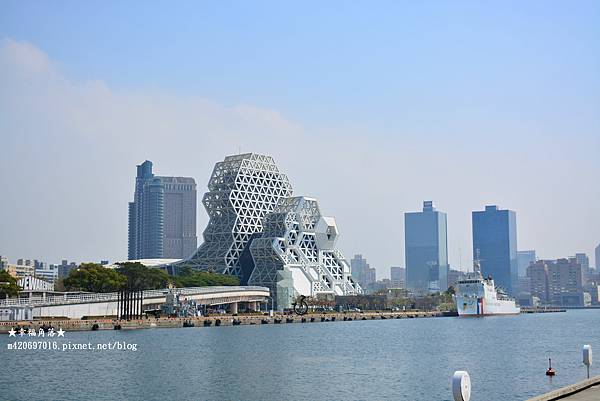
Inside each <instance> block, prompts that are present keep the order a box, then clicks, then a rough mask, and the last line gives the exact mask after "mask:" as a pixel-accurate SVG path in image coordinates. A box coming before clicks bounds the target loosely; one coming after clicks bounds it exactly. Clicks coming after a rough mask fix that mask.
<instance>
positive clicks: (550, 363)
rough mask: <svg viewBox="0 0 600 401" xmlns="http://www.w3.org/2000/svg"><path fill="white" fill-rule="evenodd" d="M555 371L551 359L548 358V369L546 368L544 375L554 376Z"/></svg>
mask: <svg viewBox="0 0 600 401" xmlns="http://www.w3.org/2000/svg"><path fill="white" fill-rule="evenodd" d="M554 375H556V371H555V370H554V369H552V359H551V358H548V370H546V376H554Z"/></svg>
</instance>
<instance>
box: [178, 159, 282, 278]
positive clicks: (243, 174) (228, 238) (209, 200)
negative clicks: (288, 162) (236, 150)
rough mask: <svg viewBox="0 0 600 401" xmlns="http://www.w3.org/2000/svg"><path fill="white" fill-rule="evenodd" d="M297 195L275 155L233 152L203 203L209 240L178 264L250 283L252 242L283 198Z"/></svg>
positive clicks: (220, 165)
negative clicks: (250, 247)
mask: <svg viewBox="0 0 600 401" xmlns="http://www.w3.org/2000/svg"><path fill="white" fill-rule="evenodd" d="M291 194H292V186H291V185H290V183H289V180H288V177H287V176H286V175H285V174H283V173H281V172H280V171H279V169H278V168H277V166H276V165H275V162H274V161H273V158H272V157H270V156H265V155H259V154H255V153H246V154H240V155H233V156H227V157H226V158H225V160H223V161H222V162H218V163H217V164H216V165H215V168H214V170H213V172H212V175H211V177H210V180H209V183H208V192H207V193H205V194H204V198H203V199H202V203H203V204H204V207H205V208H206V211H207V213H208V216H209V222H208V225H207V227H206V229H205V230H204V243H203V244H202V245H200V247H199V248H198V249H197V251H196V252H195V253H194V254H193V255H192V256H191V257H190V258H189V259H188V260H185V261H183V262H180V263H178V264H176V265H175V266H176V268H177V267H181V266H190V267H192V268H194V269H198V270H203V271H212V272H217V273H223V274H231V275H235V276H237V277H239V278H240V280H241V282H242V284H244V283H245V282H246V281H247V280H248V277H249V276H250V274H251V272H252V269H253V265H252V259H251V257H250V256H249V251H248V246H249V244H250V242H251V239H252V238H255V237H256V236H257V235H258V234H259V233H260V232H262V230H263V219H264V217H265V216H266V215H267V213H269V212H271V211H273V210H274V209H275V206H276V205H277V204H278V201H279V200H280V199H281V198H285V197H288V196H290V195H291Z"/></svg>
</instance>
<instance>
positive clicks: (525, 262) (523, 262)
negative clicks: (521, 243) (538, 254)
mask: <svg viewBox="0 0 600 401" xmlns="http://www.w3.org/2000/svg"><path fill="white" fill-rule="evenodd" d="M533 262H535V250H531V251H517V268H518V274H519V277H526V276H527V268H528V267H529V265H530V264H531V263H533Z"/></svg>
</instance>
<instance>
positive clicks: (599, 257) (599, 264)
mask: <svg viewBox="0 0 600 401" xmlns="http://www.w3.org/2000/svg"><path fill="white" fill-rule="evenodd" d="M595 254H596V273H600V244H598V246H597V247H596V251H595Z"/></svg>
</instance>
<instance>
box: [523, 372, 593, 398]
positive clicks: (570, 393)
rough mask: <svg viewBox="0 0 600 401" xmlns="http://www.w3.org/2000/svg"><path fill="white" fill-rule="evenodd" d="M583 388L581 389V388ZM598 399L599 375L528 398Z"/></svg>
mask: <svg viewBox="0 0 600 401" xmlns="http://www.w3.org/2000/svg"><path fill="white" fill-rule="evenodd" d="M582 389H583V390H582ZM554 400H566V401H600V376H596V377H592V378H591V379H587V380H582V381H580V382H578V383H575V384H572V385H570V386H566V387H563V388H559V389H556V390H554V391H551V392H549V393H546V394H542V395H540V396H537V397H534V398H530V399H529V400H528V401H554Z"/></svg>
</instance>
